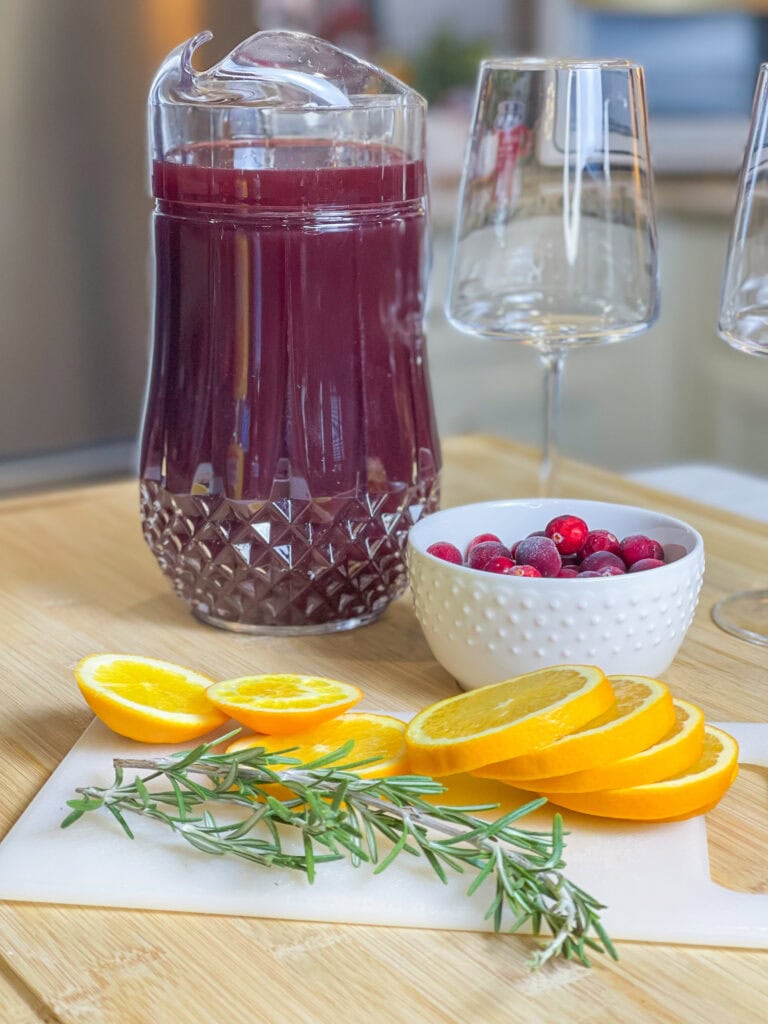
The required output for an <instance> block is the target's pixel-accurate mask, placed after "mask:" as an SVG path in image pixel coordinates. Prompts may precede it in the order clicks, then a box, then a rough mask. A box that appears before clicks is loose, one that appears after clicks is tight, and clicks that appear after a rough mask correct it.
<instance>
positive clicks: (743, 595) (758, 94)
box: [712, 64, 768, 644]
mask: <svg viewBox="0 0 768 1024" xmlns="http://www.w3.org/2000/svg"><path fill="white" fill-rule="evenodd" d="M717 326H718V332H719V334H720V337H721V338H722V339H723V340H724V341H727V342H728V344H729V345H732V346H733V347H734V348H737V349H740V350H741V351H742V352H747V353H749V354H750V355H754V356H765V355H768V64H762V65H761V67H760V74H759V76H758V79H757V87H756V89H755V98H754V103H753V105H752V119H751V122H750V128H749V136H748V139H747V145H746V148H745V150H744V160H743V162H742V166H741V174H740V177H739V187H738V194H737V198H736V212H735V214H734V218H733V227H732V229H731V237H730V241H729V244H728V254H727V256H726V261H725V271H724V274H723V287H722V291H721V296H720V315H719V319H718V325H717ZM712 617H713V619H714V620H715V622H716V623H717V624H718V626H720V627H721V628H722V629H724V630H726V631H727V632H728V633H732V634H734V636H739V637H742V639H744V640H750V641H751V642H752V643H757V644H768V590H746V591H741V592H739V593H736V594H731V595H730V596H729V597H726V598H723V600H722V601H719V602H718V603H717V604H716V605H715V607H714V608H713V609H712Z"/></svg>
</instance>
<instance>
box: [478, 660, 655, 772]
mask: <svg viewBox="0 0 768 1024" xmlns="http://www.w3.org/2000/svg"><path fill="white" fill-rule="evenodd" d="M608 679H609V681H610V684H611V686H612V687H613V693H614V696H615V698H616V700H615V703H614V704H613V705H612V706H611V707H610V708H608V710H607V711H604V712H603V713H602V714H601V715H598V716H597V717H596V718H594V719H592V721H590V722H587V723H586V725H583V726H582V727H581V728H580V729H576V730H574V731H573V732H571V733H569V734H568V735H567V736H564V737H563V738H562V739H559V740H557V741H556V742H555V743H551V744H549V746H547V747H543V748H542V749H541V750H535V751H533V752H532V753H530V754H523V755H522V756H521V757H513V758H509V759H508V760H506V761H499V762H497V763H496V764H487V765H483V767H482V768H479V769H477V772H476V774H477V775H480V776H481V777H482V778H491V779H501V780H502V781H503V782H510V783H512V784H513V785H514V783H515V782H516V781H518V780H525V779H541V778H546V777H547V776H551V775H563V774H565V773H566V772H575V771H580V770H583V769H586V768H595V767H597V766H599V765H603V764H607V763H609V762H611V761H615V760H617V759H618V758H620V757H622V756H623V755H629V754H636V753H638V752H639V751H641V750H645V749H646V748H647V747H650V746H651V744H653V743H656V742H657V741H658V740H660V739H661V737H662V736H664V735H665V734H666V733H668V732H669V730H670V729H671V728H672V727H673V726H674V724H675V708H674V704H673V703H672V694H671V693H670V692H669V688H668V687H667V686H666V684H665V683H662V682H661V681H660V680H658V679H650V678H649V677H648V676H609V677H608Z"/></svg>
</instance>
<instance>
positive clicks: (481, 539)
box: [465, 533, 501, 558]
mask: <svg viewBox="0 0 768 1024" xmlns="http://www.w3.org/2000/svg"><path fill="white" fill-rule="evenodd" d="M489 540H495V541H496V543H497V544H501V537H497V536H496V534H495V533H478V535H477V536H476V537H473V538H472V540H471V541H470V542H469V544H467V551H466V555H465V558H466V557H468V555H469V552H470V551H471V550H472V548H476V547H477V545H478V544H485V542H486V541H489Z"/></svg>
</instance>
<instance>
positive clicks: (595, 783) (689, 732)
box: [477, 698, 704, 793]
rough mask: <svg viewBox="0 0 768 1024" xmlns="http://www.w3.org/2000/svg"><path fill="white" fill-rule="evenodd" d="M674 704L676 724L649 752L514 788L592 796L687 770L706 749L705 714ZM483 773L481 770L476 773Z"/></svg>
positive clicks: (516, 783) (680, 702) (523, 782)
mask: <svg viewBox="0 0 768 1024" xmlns="http://www.w3.org/2000/svg"><path fill="white" fill-rule="evenodd" d="M672 703H673V704H674V706H675V724H674V725H673V726H672V728H671V729H670V730H669V732H668V733H667V734H666V735H665V736H662V738H661V739H660V740H659V741H658V743H654V744H653V746H651V747H648V749H647V750H641V751H640V753H639V754H632V755H631V756H630V757H622V758H619V760H617V761H611V762H610V763H609V764H604V765H601V766H600V767H599V768H586V769H585V770H584V771H579V772H570V773H569V774H567V775H553V776H551V777H550V778H542V779H525V780H522V779H516V780H515V781H514V782H511V785H513V786H515V787H516V788H517V789H526V790H532V791H533V792H535V793H538V792H539V790H540V789H546V791H547V792H548V793H589V792H593V791H594V790H597V789H619V788H622V789H623V788H625V787H626V786H643V785H645V784H646V783H648V782H658V781H659V780H660V779H668V778H669V777H670V775H677V774H678V773H679V772H682V771H685V769H686V768H689V767H690V766H691V765H692V764H693V762H694V761H695V760H696V759H697V758H698V757H699V756H700V755H701V752H702V750H703V748H704V713H703V711H702V710H701V709H700V708H697V707H696V705H695V704H689V703H688V701H684V700H678V699H677V698H675V699H674V700H673V701H672ZM481 771H482V769H479V771H478V772H477V774H480V772H481Z"/></svg>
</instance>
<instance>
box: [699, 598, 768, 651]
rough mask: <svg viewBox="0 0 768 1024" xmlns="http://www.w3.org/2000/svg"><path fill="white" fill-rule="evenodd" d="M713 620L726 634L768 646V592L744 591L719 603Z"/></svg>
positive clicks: (713, 614) (714, 609)
mask: <svg viewBox="0 0 768 1024" xmlns="http://www.w3.org/2000/svg"><path fill="white" fill-rule="evenodd" d="M712 618H713V619H714V621H715V622H716V623H717V625H718V626H719V627H720V628H721V629H724V630H725V632H726V633H731V634H732V635H733V636H738V637H740V638H741V639H742V640H748V641H749V642H750V643H752V644H763V645H764V646H768V590H742V591H740V592H739V593H737V594H731V595H730V596H729V597H724V598H723V600H722V601H718V602H717V604H716V605H715V606H714V608H713V609H712Z"/></svg>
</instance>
